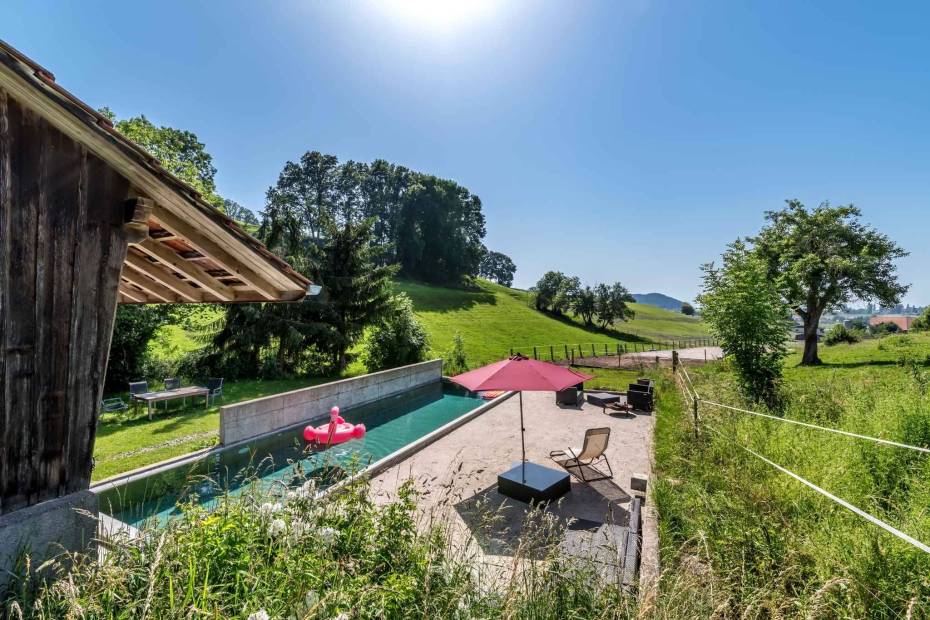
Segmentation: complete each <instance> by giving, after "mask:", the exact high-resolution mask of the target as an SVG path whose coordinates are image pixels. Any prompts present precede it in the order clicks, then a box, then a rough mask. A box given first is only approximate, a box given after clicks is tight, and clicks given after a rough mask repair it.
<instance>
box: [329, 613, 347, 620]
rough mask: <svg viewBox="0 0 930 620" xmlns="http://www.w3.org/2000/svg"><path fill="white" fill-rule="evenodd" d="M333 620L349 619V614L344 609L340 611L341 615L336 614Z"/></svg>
mask: <svg viewBox="0 0 930 620" xmlns="http://www.w3.org/2000/svg"><path fill="white" fill-rule="evenodd" d="M333 620H349V614H347V613H346V612H344V611H340V612H339V615H337V616H335V617H334V618H333Z"/></svg>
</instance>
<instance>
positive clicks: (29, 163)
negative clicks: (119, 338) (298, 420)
mask: <svg viewBox="0 0 930 620" xmlns="http://www.w3.org/2000/svg"><path fill="white" fill-rule="evenodd" d="M309 284H310V282H309V281H308V280H307V279H306V278H304V277H303V276H301V275H300V274H298V273H296V272H295V271H294V270H293V269H291V268H290V266H288V265H287V264H286V263H285V262H284V261H282V260H281V259H279V258H277V257H276V256H274V255H273V254H272V253H270V252H269V251H268V250H267V249H266V248H265V247H264V246H262V245H261V243H259V242H258V241H257V240H255V239H254V238H252V237H251V236H249V235H248V234H247V233H246V232H244V231H243V230H242V229H241V228H240V227H239V226H238V225H237V224H236V223H235V222H234V221H232V220H230V219H229V218H227V217H226V216H225V215H223V214H222V213H221V212H219V211H217V210H216V209H214V208H213V207H212V206H211V205H209V204H208V203H206V202H205V201H204V200H203V199H201V197H200V196H199V195H198V193H197V192H196V191H194V190H193V189H192V188H191V187H189V186H188V185H186V184H185V183H183V182H182V181H180V180H179V179H177V178H176V177H174V176H173V175H172V174H170V173H169V172H167V171H166V170H164V169H163V168H162V167H161V166H160V165H159V162H158V161H157V160H156V159H155V158H153V157H152V156H151V155H149V154H148V153H147V152H145V151H144V150H143V149H141V148H139V147H138V146H136V145H135V144H133V143H132V142H130V141H129V140H127V139H126V138H124V137H122V136H121V135H120V134H119V133H118V132H116V131H115V130H114V129H113V126H112V125H111V123H110V121H109V120H108V119H107V118H106V117H104V116H102V115H100V114H99V113H97V112H96V111H95V110H94V109H93V108H91V107H90V106H88V105H86V104H84V103H82V102H81V101H80V100H78V99H77V98H76V97H74V96H73V95H71V94H70V93H69V92H67V91H66V90H65V89H63V88H62V87H61V86H59V85H58V84H57V83H56V82H55V78H54V76H53V75H52V74H51V73H50V72H49V71H47V70H46V69H44V68H42V67H41V66H39V65H37V64H36V63H35V62H33V61H31V60H30V59H28V58H26V57H25V56H24V55H23V54H21V53H20V52H18V51H17V50H15V49H13V48H12V47H10V46H9V45H7V44H6V43H3V42H2V41H0V347H2V351H0V442H2V443H0V570H2V568H4V565H5V564H6V563H8V562H9V560H10V558H11V557H12V555H13V554H15V553H16V552H17V550H18V549H19V548H20V547H21V545H22V544H23V543H25V542H28V543H30V545H31V547H32V548H33V550H35V551H37V552H38V553H43V550H42V545H47V544H48V543H49V542H58V543H61V544H64V545H65V546H66V547H72V548H73V547H76V546H78V545H80V544H83V542H84V541H86V540H87V539H88V538H89V537H90V536H91V535H92V534H93V531H92V529H91V528H92V527H93V526H94V524H93V523H92V521H93V519H88V518H87V517H86V515H84V516H82V515H81V513H80V512H79V511H75V510H74V509H73V508H74V507H82V508H85V509H87V510H89V511H90V512H91V513H94V512H95V511H96V503H95V498H94V496H93V494H92V493H90V492H89V491H87V489H88V486H89V483H90V478H91V468H92V462H93V461H92V455H93V448H94V435H95V429H96V425H97V416H98V411H99V404H100V399H101V396H102V389H103V380H104V375H105V372H106V365H107V355H108V352H109V346H110V338H111V335H112V329H113V321H114V315H115V312H116V307H117V304H119V303H127V304H130V303H201V302H211V303H231V302H251V301H295V300H299V299H301V298H302V297H304V295H305V292H306V291H307V287H308V285H309Z"/></svg>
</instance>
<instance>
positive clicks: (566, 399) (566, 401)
mask: <svg viewBox="0 0 930 620" xmlns="http://www.w3.org/2000/svg"><path fill="white" fill-rule="evenodd" d="M582 400H584V383H579V384H578V385H573V386H571V387H569V388H565V389H564V390H559V391H558V392H556V393H555V404H556V405H570V406H577V405H580V404H581V402H582Z"/></svg>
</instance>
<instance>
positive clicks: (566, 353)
mask: <svg viewBox="0 0 930 620" xmlns="http://www.w3.org/2000/svg"><path fill="white" fill-rule="evenodd" d="M562 346H564V347H565V359H568V345H567V344H566V345H562Z"/></svg>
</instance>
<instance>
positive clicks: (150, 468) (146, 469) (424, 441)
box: [89, 377, 516, 538]
mask: <svg viewBox="0 0 930 620" xmlns="http://www.w3.org/2000/svg"><path fill="white" fill-rule="evenodd" d="M442 380H443V381H448V377H442ZM514 394H516V392H505V393H504V394H501V395H500V396H498V397H496V398H494V399H492V400H489V401H487V402H485V403H483V404H481V405H480V406H478V407H475V408H474V409H472V410H471V411H469V412H467V413H465V414H464V415H462V416H459V417H458V418H456V419H454V420H452V421H450V422H447V423H446V424H444V425H443V426H440V427H439V428H437V429H436V430H434V431H432V432H430V433H428V434H426V435H424V436H423V437H420V438H419V439H418V440H416V441H415V442H413V443H411V444H408V445H406V446H404V447H402V448H400V449H398V450H395V451H394V452H392V453H390V454H388V455H387V456H385V457H382V458H381V459H379V460H377V461H375V462H374V463H371V464H370V465H368V466H367V467H365V468H364V469H362V470H360V471H358V472H356V473H355V474H353V475H351V476H349V477H348V478H346V479H345V480H342V481H340V482H338V483H336V484H334V485H333V486H331V487H328V488H327V489H325V490H324V491H322V492H321V496H325V495H327V494H329V493H331V492H333V491H335V490H337V489H339V488H342V487H343V486H344V485H346V484H349V483H350V482H353V481H355V480H358V479H360V478H362V477H364V476H375V475H377V474H379V473H381V472H382V471H384V470H386V469H388V468H389V467H392V466H393V465H395V464H397V463H399V462H401V461H403V460H405V459H407V458H409V457H410V456H412V455H413V454H415V453H417V452H419V451H420V450H422V449H423V448H425V447H427V446H428V445H430V444H432V443H434V442H436V441H437V440H439V439H441V438H442V437H444V436H446V435H448V434H449V433H451V432H452V431H454V430H456V429H457V428H459V427H460V426H463V425H465V424H467V423H468V422H471V421H472V420H474V419H475V418H477V417H478V416H480V415H481V414H483V413H485V412H487V411H489V410H490V409H493V408H494V407H496V406H497V405H499V404H501V403H502V402H504V401H505V400H507V399H508V398H511V397H512V396H513V395H514ZM304 424H306V422H300V423H298V424H295V425H293V426H291V427H288V428H299V427H301V426H303V425H304ZM288 428H284V429H278V430H275V431H270V432H268V433H264V434H262V435H260V436H258V437H253V438H251V439H243V440H242V441H238V442H236V443H233V444H229V445H222V444H218V445H216V446H213V447H211V448H203V449H201V450H197V451H195V452H189V453H187V454H182V455H180V456H176V457H173V458H170V459H165V460H164V461H159V462H157V463H152V464H150V465H144V466H142V467H139V468H136V469H133V470H130V471H128V472H124V473H122V474H117V475H115V476H111V477H109V478H104V479H103V480H101V481H100V482H97V483H95V484H92V485H91V486H90V489H89V490H90V491H91V492H93V493H94V494H96V495H98V496H99V495H100V494H101V493H104V492H105V491H108V490H110V489H112V488H114V487H116V486H119V485H122V484H128V483H130V482H133V481H135V480H137V479H140V478H145V477H147V476H151V475H154V474H157V473H159V472H160V471H163V470H165V469H170V468H173V467H176V466H178V465H181V464H183V463H185V462H187V461H190V462H191V463H193V462H195V461H197V460H200V459H204V458H208V457H209V456H210V455H212V454H213V453H218V452H220V451H223V450H229V449H231V448H234V447H235V446H238V445H241V444H246V443H251V442H253V441H255V440H256V439H259V438H261V437H266V436H270V435H274V434H277V433H280V432H282V431H286V430H288ZM99 518H101V522H102V520H103V518H105V519H106V520H107V523H109V525H108V527H107V530H113V531H115V530H122V531H125V532H130V531H131V533H132V535H131V536H130V538H135V537H137V536H138V535H139V530H137V529H136V528H134V527H133V526H131V525H129V524H127V523H123V522H122V521H120V520H118V519H116V518H115V517H113V516H111V515H109V514H107V513H105V512H104V511H102V510H101V511H100V517H99Z"/></svg>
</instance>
